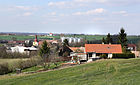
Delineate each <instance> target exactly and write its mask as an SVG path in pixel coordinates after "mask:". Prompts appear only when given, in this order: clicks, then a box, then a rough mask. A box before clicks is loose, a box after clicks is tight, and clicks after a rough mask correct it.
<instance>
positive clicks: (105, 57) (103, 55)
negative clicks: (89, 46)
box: [100, 54, 108, 59]
mask: <svg viewBox="0 0 140 85" xmlns="http://www.w3.org/2000/svg"><path fill="white" fill-rule="evenodd" d="M100 57H101V58H104V59H107V58H108V56H107V54H102V55H100Z"/></svg>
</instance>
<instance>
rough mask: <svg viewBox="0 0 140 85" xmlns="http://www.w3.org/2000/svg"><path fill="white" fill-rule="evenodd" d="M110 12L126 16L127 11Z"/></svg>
mask: <svg viewBox="0 0 140 85" xmlns="http://www.w3.org/2000/svg"><path fill="white" fill-rule="evenodd" d="M112 14H115V15H123V16H128V13H127V11H118V12H112Z"/></svg>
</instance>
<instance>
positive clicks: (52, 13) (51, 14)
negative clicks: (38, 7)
mask: <svg viewBox="0 0 140 85" xmlns="http://www.w3.org/2000/svg"><path fill="white" fill-rule="evenodd" d="M48 15H50V16H55V15H56V12H51V13H48Z"/></svg>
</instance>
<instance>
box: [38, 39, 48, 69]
mask: <svg viewBox="0 0 140 85" xmlns="http://www.w3.org/2000/svg"><path fill="white" fill-rule="evenodd" d="M39 54H40V56H41V57H42V58H43V60H44V68H46V58H48V57H49V54H50V48H49V46H48V44H47V42H46V41H44V42H43V44H42V46H41V48H40V53H39Z"/></svg>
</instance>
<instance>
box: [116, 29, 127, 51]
mask: <svg viewBox="0 0 140 85" xmlns="http://www.w3.org/2000/svg"><path fill="white" fill-rule="evenodd" d="M118 39H119V41H118V42H119V43H120V44H121V46H122V48H123V52H126V46H127V34H126V33H125V30H124V29H123V28H121V30H120V33H119V37H118Z"/></svg>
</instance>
